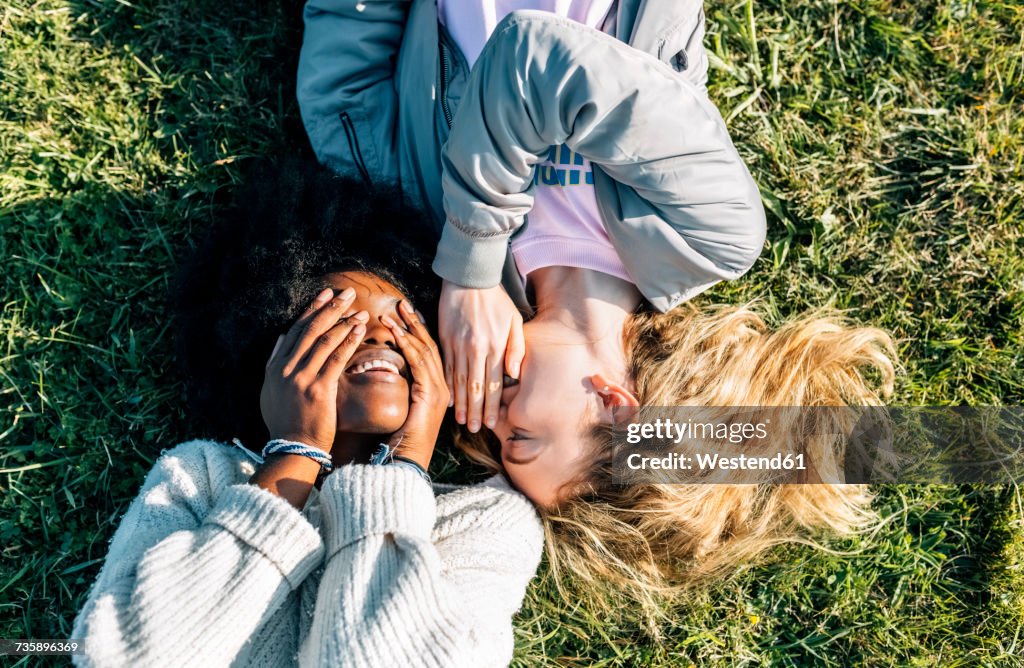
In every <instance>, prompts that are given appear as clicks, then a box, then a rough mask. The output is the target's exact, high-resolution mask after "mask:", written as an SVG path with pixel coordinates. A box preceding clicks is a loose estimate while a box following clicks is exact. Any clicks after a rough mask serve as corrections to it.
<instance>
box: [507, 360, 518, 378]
mask: <svg viewBox="0 0 1024 668" xmlns="http://www.w3.org/2000/svg"><path fill="white" fill-rule="evenodd" d="M511 370H512V373H510V374H509V375H510V376H512V378H513V379H518V378H519V362H512V369H511Z"/></svg>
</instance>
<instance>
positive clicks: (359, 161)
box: [340, 111, 373, 185]
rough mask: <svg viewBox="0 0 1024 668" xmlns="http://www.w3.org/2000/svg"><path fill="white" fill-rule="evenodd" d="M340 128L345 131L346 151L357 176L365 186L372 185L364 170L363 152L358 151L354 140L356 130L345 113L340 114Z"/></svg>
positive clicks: (368, 173) (355, 139) (357, 145)
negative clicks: (351, 159) (360, 177)
mask: <svg viewBox="0 0 1024 668" xmlns="http://www.w3.org/2000/svg"><path fill="white" fill-rule="evenodd" d="M340 118H341V127H343V128H344V129H345V139H347V140H348V150H349V152H350V153H351V154H352V157H353V158H354V159H355V162H356V169H358V170H359V175H360V176H362V177H363V180H364V181H366V185H373V182H372V181H371V180H370V172H369V170H367V169H366V162H365V161H364V160H363V152H362V151H360V150H359V141H358V140H357V138H356V128H355V125H353V124H352V119H351V118H350V117H349V115H348V113H347V112H344V111H343V112H341V115H340Z"/></svg>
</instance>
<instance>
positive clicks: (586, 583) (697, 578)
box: [456, 304, 897, 621]
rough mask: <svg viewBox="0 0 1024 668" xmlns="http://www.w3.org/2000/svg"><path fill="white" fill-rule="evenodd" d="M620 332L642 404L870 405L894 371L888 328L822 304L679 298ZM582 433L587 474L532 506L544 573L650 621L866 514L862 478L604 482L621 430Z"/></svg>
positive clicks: (815, 446) (477, 452)
mask: <svg viewBox="0 0 1024 668" xmlns="http://www.w3.org/2000/svg"><path fill="white" fill-rule="evenodd" d="M623 336H624V345H625V350H626V352H627V361H628V368H629V369H630V373H631V376H632V380H633V382H634V386H635V394H636V396H637V398H638V399H639V401H640V404H641V406H801V407H803V406H871V405H880V404H881V403H882V401H883V399H885V398H886V397H888V396H889V395H890V394H891V393H892V389H893V381H894V379H895V375H896V357H897V355H896V349H895V346H894V343H893V340H892V338H891V337H890V336H889V335H888V334H886V333H885V332H883V331H882V330H879V329H876V328H871V327H858V326H853V325H851V324H850V323H849V322H847V321H846V320H845V319H844V318H842V317H840V316H839V315H837V314H834V313H826V312H823V311H819V312H816V313H811V314H808V315H805V316H802V317H799V318H796V319H792V320H790V321H788V322H785V323H784V324H782V325H781V326H780V327H778V328H774V329H773V328H771V327H769V326H768V325H767V324H766V322H765V319H764V318H763V317H762V315H761V314H759V313H758V312H757V311H756V310H755V308H754V307H753V306H752V305H749V304H748V305H746V306H742V307H734V306H703V307H697V306H694V305H692V304H686V305H683V306H680V307H677V308H675V309H673V310H672V311H670V312H668V313H639V314H636V315H635V316H633V317H632V318H631V319H630V322H629V324H627V326H626V328H625V331H624V332H623ZM848 426H849V425H839V427H848ZM841 432H842V429H838V430H836V431H832V432H831V433H833V434H834V433H841ZM797 433H798V434H801V433H805V434H806V437H803V436H799V437H800V438H805V439H806V440H807V441H808V442H804V443H800V444H799V445H800V447H801V448H802V449H803V450H804V451H805V452H807V456H808V458H809V459H810V460H811V461H812V463H813V462H814V460H815V459H818V460H822V459H827V458H828V456H829V455H830V454H831V455H836V454H838V456H840V457H841V456H842V455H841V453H835V452H834V451H833V449H834V448H835V447H836V446H835V443H833V442H832V440H830V439H833V440H834V436H832V437H829V436H827V435H825V434H828V433H830V431H829V430H820V429H816V430H804V431H803V432H800V431H799V430H798V432H797ZM591 435H592V439H591V440H592V442H593V448H592V452H593V466H591V467H590V469H589V473H588V475H587V477H586V479H584V480H581V481H577V482H576V483H574V484H575V487H574V493H573V494H571V495H569V496H568V498H566V499H565V501H564V502H562V503H561V504H559V505H558V506H557V507H555V508H548V509H541V510H540V512H541V514H542V518H543V521H544V525H545V533H546V538H547V556H548V563H549V567H550V572H551V574H552V575H553V576H554V577H555V581H556V583H558V585H559V587H560V588H562V591H563V592H565V591H566V590H567V588H568V589H569V590H571V591H572V592H573V594H574V596H576V597H579V596H580V595H583V596H585V597H586V598H588V599H590V602H591V603H594V604H597V605H598V606H599V607H602V608H604V609H605V610H610V609H611V608H612V607H613V606H615V605H616V603H615V601H621V599H622V597H623V596H625V597H627V598H630V599H633V600H635V601H637V602H639V603H640V604H641V605H642V606H643V607H644V608H645V610H646V611H647V612H648V614H649V621H650V619H651V618H652V617H651V616H652V615H653V616H656V615H657V614H658V613H657V611H658V610H659V609H661V608H662V607H663V606H662V605H661V603H663V602H664V601H665V599H666V598H670V597H672V596H673V595H676V594H679V593H682V592H684V591H686V590H687V589H688V588H689V587H691V586H692V585H694V584H696V583H699V582H705V581H707V580H709V579H711V578H714V577H718V576H721V575H723V574H724V573H725V572H726V571H728V570H730V569H734V568H735V566H736V564H738V563H741V562H744V561H747V562H749V561H751V560H753V559H754V558H755V557H756V556H757V555H759V554H761V553H763V552H764V551H765V550H766V549H767V548H769V547H771V546H773V545H777V544H780V543H785V542H792V541H803V540H807V538H808V536H809V533H810V532H811V531H813V530H816V529H822V528H824V529H828V530H831V531H833V532H835V533H838V534H849V533H851V532H855V531H858V530H863V529H865V528H867V527H870V526H871V525H873V524H874V523H875V521H876V520H877V517H876V515H875V513H874V512H873V511H872V510H871V508H870V500H871V494H870V493H869V491H868V489H867V488H866V486H864V485H841V484H778V483H771V482H765V483H760V484H742V485H740V484H629V485H617V484H615V483H614V482H613V479H612V474H611V466H610V456H609V453H610V451H611V449H612V448H613V447H614V445H615V444H616V443H619V444H621V443H622V432H621V431H620V430H617V429H616V428H615V427H609V426H599V427H597V428H596V429H594V430H593V431H592V434H591ZM456 440H457V442H458V443H459V446H460V447H461V448H462V449H463V451H464V452H466V453H467V455H468V456H469V457H470V458H472V459H473V460H475V461H476V462H478V463H480V464H483V465H484V466H486V467H487V468H489V469H491V470H492V471H500V470H501V465H500V461H499V458H498V457H496V456H495V455H496V452H497V450H495V449H493V448H494V443H493V442H491V441H490V440H489V439H488V437H487V436H484V435H482V434H476V435H473V434H469V433H468V432H462V433H461V434H459V436H458V437H457V439H456Z"/></svg>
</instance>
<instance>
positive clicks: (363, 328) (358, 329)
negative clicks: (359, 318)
mask: <svg viewBox="0 0 1024 668" xmlns="http://www.w3.org/2000/svg"><path fill="white" fill-rule="evenodd" d="M364 332H366V325H364V324H362V323H359V324H358V325H356V326H355V327H353V328H352V333H353V334H356V335H359V334H363V333H364Z"/></svg>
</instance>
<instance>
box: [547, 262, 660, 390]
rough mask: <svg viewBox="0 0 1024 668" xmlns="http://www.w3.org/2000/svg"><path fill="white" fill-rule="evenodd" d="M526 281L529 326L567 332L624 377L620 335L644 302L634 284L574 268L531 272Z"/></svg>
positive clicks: (623, 357)
mask: <svg viewBox="0 0 1024 668" xmlns="http://www.w3.org/2000/svg"><path fill="white" fill-rule="evenodd" d="M529 280H530V282H531V284H532V286H533V292H534V297H535V300H536V304H537V313H536V315H535V316H534V318H533V320H532V321H531V322H533V323H536V324H544V325H553V326H561V327H563V328H566V329H567V332H566V333H565V335H566V336H567V337H572V338H574V339H576V342H578V343H583V344H585V345H587V346H588V347H589V348H590V352H591V353H592V354H593V355H594V357H595V358H596V359H598V360H601V361H602V362H603V363H604V364H605V366H606V368H607V370H608V372H609V373H611V374H613V375H614V376H623V375H624V374H625V368H626V353H625V350H624V348H623V342H622V331H623V328H624V327H625V325H626V322H627V321H628V320H629V317H630V315H631V314H632V313H633V312H634V311H635V310H636V308H637V306H639V305H640V301H641V300H642V298H643V297H642V296H641V295H640V291H639V290H637V288H636V286H635V285H633V284H632V283H629V282H627V281H624V280H622V279H620V278H616V277H614V276H611V275H609V274H605V273H602V272H599V271H593V270H591V269H579V268H576V267H545V268H543V269H538V270H536V271H533V272H531V273H530V277H529ZM576 337H578V338H576ZM567 342H568V341H567Z"/></svg>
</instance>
